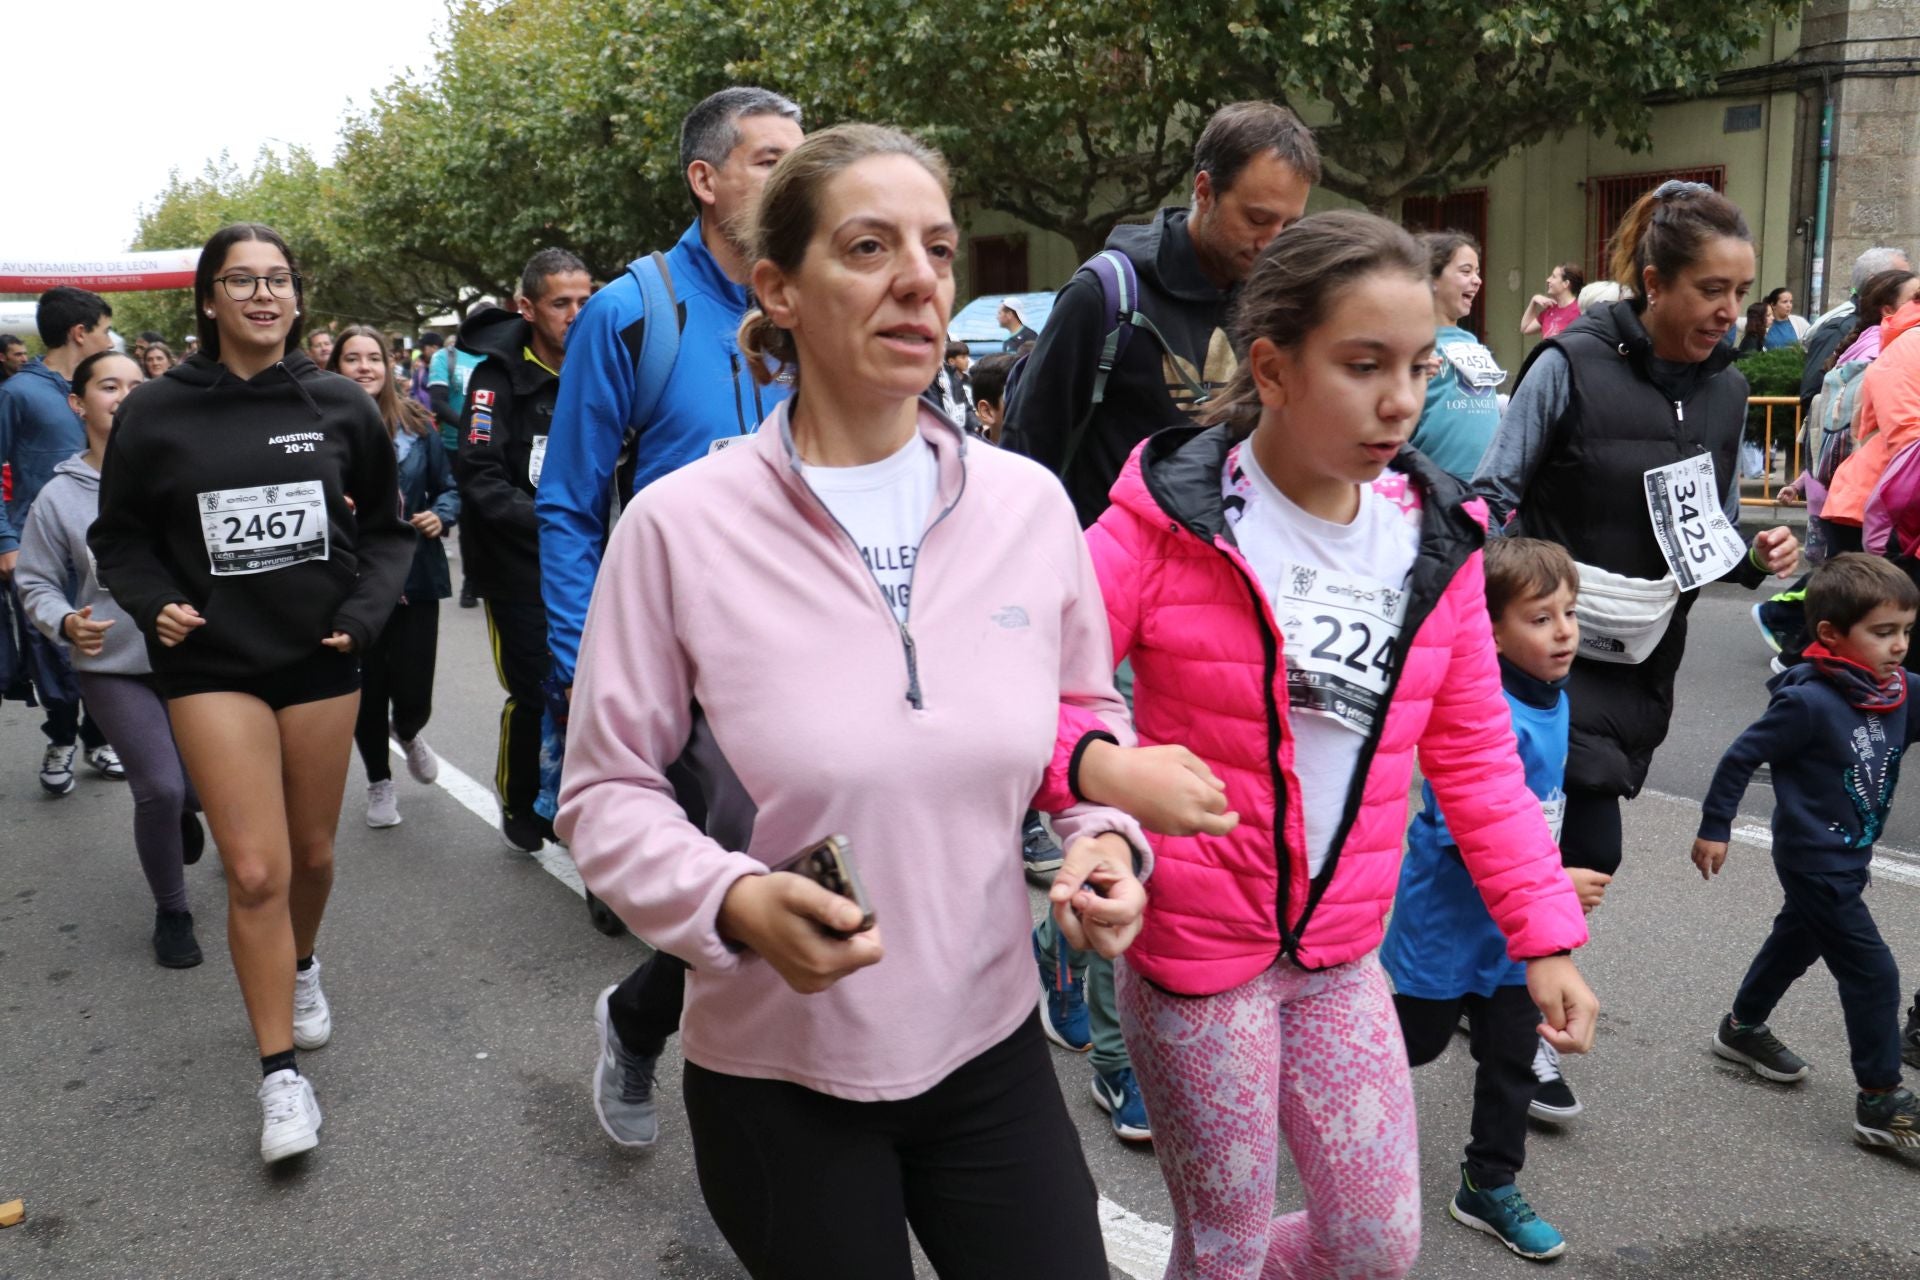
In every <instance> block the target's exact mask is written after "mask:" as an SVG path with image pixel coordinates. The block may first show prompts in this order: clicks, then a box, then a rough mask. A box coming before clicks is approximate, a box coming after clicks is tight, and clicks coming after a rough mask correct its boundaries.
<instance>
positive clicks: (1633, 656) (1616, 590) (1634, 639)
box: [1574, 564, 1680, 663]
mask: <svg viewBox="0 0 1920 1280" xmlns="http://www.w3.org/2000/svg"><path fill="white" fill-rule="evenodd" d="M1578 567H1579V570H1580V596H1579V600H1578V603H1576V604H1575V606H1574V612H1575V614H1577V615H1578V616H1579V619H1580V656H1581V657H1583V658H1592V659H1593V660H1594V661H1596V662H1625V663H1638V662H1645V661H1646V660H1647V655H1648V654H1650V653H1652V652H1653V650H1654V647H1655V646H1656V645H1658V644H1659V643H1660V641H1661V639H1662V638H1663V637H1664V636H1665V635H1666V634H1667V624H1668V623H1670V622H1672V621H1673V607H1674V605H1675V604H1677V603H1678V602H1679V600H1680V584H1679V583H1678V582H1676V581H1674V579H1673V578H1672V577H1671V576H1668V577H1665V578H1661V579H1659V580H1658V581H1653V580H1649V579H1647V578H1629V577H1627V576H1626V575H1625V574H1623V573H1608V572H1607V571H1606V570H1605V569H1596V568H1595V567H1594V566H1592V565H1590V564H1583V565H1580V566H1578Z"/></svg>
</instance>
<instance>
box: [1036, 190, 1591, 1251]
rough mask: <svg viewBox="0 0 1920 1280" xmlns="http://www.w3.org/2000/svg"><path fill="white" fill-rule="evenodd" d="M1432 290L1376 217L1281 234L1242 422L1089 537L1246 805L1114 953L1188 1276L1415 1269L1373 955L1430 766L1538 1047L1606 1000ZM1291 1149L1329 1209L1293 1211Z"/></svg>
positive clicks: (1175, 731) (1095, 769) (1150, 663)
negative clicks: (1464, 460) (1572, 879)
mask: <svg viewBox="0 0 1920 1280" xmlns="http://www.w3.org/2000/svg"><path fill="white" fill-rule="evenodd" d="M1430 289H1431V286H1430V285H1429V283H1428V279H1427V270H1426V260H1425V258H1424V257H1423V255H1422V254H1421V252H1420V250H1419V248H1418V247H1417V246H1416V244H1415V243H1414V241H1413V239H1412V238H1411V237H1410V236H1408V235H1407V233H1406V232H1404V231H1402V230H1400V229H1399V228H1398V227H1395V226H1393V225H1392V224H1391V223H1388V222H1385V221H1383V220H1382V219H1380V218H1376V217H1373V216H1371V215H1369V214H1361V213H1347V212H1341V213H1327V214H1320V215H1318V216H1315V217H1311V218H1307V219H1305V220H1304V221H1302V222H1300V223H1299V224H1297V225H1296V226H1294V227H1292V228H1289V229H1288V230H1287V231H1284V232H1282V233H1281V234H1280V236H1279V237H1278V238H1276V239H1275V240H1274V242H1273V244H1272V245H1271V246H1270V247H1269V248H1268V249H1267V251H1266V252H1265V254H1264V255H1263V256H1262V257H1261V259H1260V261H1259V263H1258V264H1257V265H1256V266H1255V267H1254V270H1253V274H1252V276H1251V277H1250V278H1249V280H1248V281H1247V283H1246V285H1245V286H1244V288H1243V292H1242V295H1241V301H1240V311H1239V319H1238V323H1239V326H1240V333H1239V339H1240V344H1241V345H1242V347H1243V349H1244V350H1245V351H1246V355H1245V358H1244V359H1243V361H1242V363H1241V365H1240V368H1239V371H1238V372H1237V373H1236V375H1235V380H1234V382H1233V383H1232V384H1231V385H1230V386H1229V388H1228V389H1227V391H1226V392H1225V393H1224V398H1223V401H1222V403H1221V405H1220V406H1219V407H1218V408H1216V409H1215V411H1214V414H1213V419H1214V422H1215V424H1216V425H1212V426H1199V427H1173V428H1169V429H1168V430H1166V431H1163V432H1160V433H1159V434H1157V435H1155V436H1153V437H1152V438H1150V439H1149V440H1147V441H1146V443H1145V444H1143V445H1142V446H1141V447H1140V449H1139V450H1137V451H1136V452H1135V453H1134V456H1133V457H1132V459H1131V460H1130V461H1129V462H1128V464H1127V467H1126V469H1125V470H1124V471H1123V472H1122V473H1121V476H1120V479H1119V481H1118V482H1117V483H1116V484H1115V485H1114V489H1113V506H1112V507H1110V508H1109V509H1108V510H1107V512H1106V514H1105V515H1103V516H1102V517H1101V518H1100V521H1099V523H1097V524H1096V525H1095V526H1094V527H1093V528H1092V529H1091V530H1090V531H1089V532H1088V535H1087V537H1088V541H1089V543H1090V545H1091V547H1092V551H1093V559H1094V565H1095V568H1096V570H1097V572H1098V574H1099V577H1100V587H1101V591H1102V594H1103V595H1104V597H1105V599H1106V606H1107V618H1108V625H1109V626H1110V627H1111V629H1112V635H1113V645H1114V654H1115V657H1116V658H1127V657H1131V659H1132V661H1133V671H1134V680H1135V684H1134V721H1135V724H1136V726H1137V728H1138V730H1139V733H1140V738H1141V741H1143V742H1152V743H1168V742H1181V743H1185V744H1186V745H1188V746H1190V747H1191V748H1193V749H1194V751H1196V752H1197V753H1198V754H1199V755H1200V757H1201V758H1202V759H1203V760H1205V762H1206V763H1207V765H1209V766H1210V767H1211V768H1212V770H1213V772H1214V773H1215V774H1217V775H1219V777H1220V778H1222V779H1223V780H1224V781H1225V783H1226V791H1227V795H1226V798H1227V802H1228V804H1229V805H1230V806H1231V808H1232V810H1233V811H1235V812H1237V813H1238V814H1239V815H1240V823H1239V825H1238V826H1237V827H1236V828H1235V829H1234V830H1233V831H1232V832H1231V833H1230V834H1227V835H1224V836H1208V835H1200V836H1190V837H1165V838H1162V839H1159V840H1156V842H1155V848H1156V852H1157V859H1156V862H1155V870H1154V876H1153V894H1152V905H1151V907H1150V909H1149V911H1148V913H1147V921H1146V926H1145V928H1144V929H1143V931H1142V932H1141V934H1140V936H1139V938H1138V939H1136V940H1135V942H1134V945H1133V947H1132V948H1131V949H1130V950H1129V951H1128V953H1127V955H1126V957H1125V959H1124V960H1123V961H1122V963H1121V964H1120V965H1118V966H1117V970H1118V973H1117V982H1118V995H1119V1004H1120V1018H1121V1025H1122V1028H1123V1029H1124V1032H1125V1035H1126V1039H1127V1047H1128V1049H1129V1050H1130V1052H1131V1053H1132V1055H1133V1061H1134V1068H1135V1071H1136V1072H1137V1073H1138V1077H1139V1080H1140V1083H1141V1086H1142V1088H1143V1090H1144V1092H1145V1095H1146V1100H1147V1109H1148V1111H1149V1113H1150V1114H1151V1115H1152V1116H1153V1121H1154V1139H1155V1147H1156V1151H1157V1154H1158V1156H1159V1159H1160V1167H1161V1170H1162V1172H1163V1174H1164V1175H1165V1177H1166V1181H1167V1188H1168V1190H1169V1192H1170V1193H1171V1195H1172V1199H1173V1207H1174V1217H1175V1223H1174V1240H1173V1257H1172V1261H1171V1263H1170V1265H1169V1267H1168V1269H1167V1275H1168V1277H1170V1278H1171V1277H1182V1278H1184V1277H1208V1278H1209V1280H1212V1278H1222V1280H1224V1278H1227V1277H1233V1278H1240V1277H1245V1278H1247V1280H1252V1278H1253V1277H1283V1276H1284V1277H1306V1276H1316V1277H1317V1276H1339V1277H1348V1276H1355V1277H1357V1276H1368V1277H1391V1276H1401V1275H1405V1274H1406V1273H1407V1271H1408V1270H1409V1269H1410V1268H1411V1267H1412V1266H1413V1263H1414V1259H1415V1257H1416V1255H1417V1254H1418V1252H1419V1243H1420V1219H1419V1201H1420V1193H1419V1183H1418V1160H1417V1151H1416V1143H1415V1135H1414V1114H1413V1094H1412V1089H1411V1087H1410V1085H1409V1081H1408V1068H1407V1055H1406V1049H1405V1048H1404V1046H1403V1044H1402V1041H1401V1037H1400V1030H1399V1026H1398V1023H1397V1021H1396V1019H1395V1016H1394V1009H1393V1004H1392V1001H1391V998H1390V996H1389V993H1388V989H1387V982H1386V979H1385V977H1384V975H1383V974H1382V972H1381V968H1380V964H1379V961H1378V960H1377V959H1376V958H1375V954H1374V952H1375V949H1376V948H1377V947H1378V946H1379V943H1380V937H1381V922H1382V919H1383V917H1384V915H1385V913H1386V909H1387V906H1388V904H1389V902H1390V900H1391V899H1392V896H1393V892H1394V886H1395V883H1396V880H1397V877H1398V874H1399V869H1400V851H1401V833H1402V832H1403V831H1405V830H1406V818H1407V814H1406V807H1407V790H1408V783H1409V779H1410V775H1411V771H1412V767H1413V758H1414V753H1415V751H1416V750H1418V752H1419V755H1420V763H1421V767H1422V770H1423V772H1424V773H1425V775H1426V777H1427V779H1428V781H1429V782H1431V783H1432V785H1433V788H1434V790H1435V792H1437V793H1438V795H1439V797H1440V801H1441V803H1442V804H1443V805H1445V806H1446V811H1447V814H1448V816H1449V817H1450V818H1451V819H1452V820H1453V832H1454V835H1455V837H1456V839H1457V840H1458V841H1459V845H1460V849H1461V852H1462V854H1463V856H1464V858H1465V860H1466V864H1467V868H1468V870H1469V871H1470V872H1471V873H1472V875H1473V877H1474V880H1475V882H1476V883H1477V885H1478V886H1479V888H1480V891H1481V893H1482V894H1483V895H1484V896H1485V898H1486V901H1487V905H1488V907H1489V908H1490V910H1491V911H1492V913H1493V916H1494V918H1495V920H1497V921H1498V922H1499V924H1500V926H1501V929H1502V931H1503V932H1504V933H1505V934H1506V935H1507V939H1508V948H1509V954H1510V955H1511V956H1512V957H1513V958H1514V959H1516V960H1524V961H1527V962H1528V965H1527V985H1528V987H1529V989H1530V990H1531V992H1532V995H1533V997H1534V1000H1535V1002H1536V1003H1537V1004H1538V1005H1539V1006H1540V1009H1541V1011H1542V1013H1543V1014H1544V1016H1545V1023H1544V1024H1543V1025H1542V1028H1541V1034H1542V1035H1543V1036H1545V1037H1546V1038H1547V1039H1548V1040H1549V1041H1550V1042H1552V1043H1553V1044H1554V1045H1555V1046H1557V1047H1558V1048H1561V1049H1563V1050H1568V1051H1573V1052H1579V1051H1583V1050H1585V1049H1586V1048H1587V1047H1588V1046H1589V1045H1590V1044H1591V1042H1592V1038H1593V1028H1594V1018H1595V1015H1596V1012H1597V1009H1598V1005H1597V1003H1596V1001H1595V1000H1594V997H1593V993H1592V992H1591V991H1589V990H1588V988H1587V985H1586V983H1585V982H1584V981H1583V980H1582V979H1581V977H1580V974H1579V973H1578V971H1577V970H1576V969H1575V967H1574V965H1573V962H1572V960H1571V959H1570V958H1569V957H1568V952H1569V951H1571V950H1572V949H1573V948H1574V947H1578V946H1580V945H1582V944H1583V943H1584V942H1585V941H1586V937H1587V932H1586V926H1585V924H1584V922H1583V920H1582V916H1581V911H1580V903H1579V901H1578V899H1577V898H1576V897H1575V895H1574V891H1573V887H1572V885H1571V884H1570V883H1569V882H1568V879H1567V876H1566V873H1565V872H1564V871H1563V870H1562V869H1561V865H1560V858H1559V856H1558V851H1557V850H1556V849H1555V848H1554V844H1553V840H1552V837H1551V836H1550V835H1549V834H1548V831H1547V826H1546V822H1545V820H1544V819H1543V818H1542V816H1541V811H1540V805H1539V802H1538V801H1537V800H1536V799H1535V798H1534V797H1533V795H1532V794H1531V793H1530V792H1529V791H1528V790H1527V786H1526V780H1525V778H1524V776H1523V772H1522V767H1521V764H1520V760H1519V758H1518V756H1517V754H1516V750H1515V746H1514V739H1513V733H1512V729H1511V727H1510V724H1509V717H1508V713H1507V708H1506V703H1505V700H1504V699H1503V697H1502V695H1501V692H1500V677H1499V671H1498V666H1497V663H1496V659H1495V655H1494V648H1493V641H1492V634H1491V630H1490V624H1489V622H1488V618H1487V610H1486V605H1485V602H1484V593H1485V582H1484V579H1483V577H1482V572H1481V566H1480V551H1479V548H1480V545H1481V543H1482V541H1483V540H1484V537H1485V510H1484V508H1483V507H1482V505H1481V503H1480V502H1479V500H1478V499H1474V498H1470V497H1469V496H1468V495H1467V493H1466V491H1465V490H1464V488H1463V487H1462V486H1461V485H1460V484H1459V483H1458V482H1456V481H1454V480H1453V479H1451V478H1450V477H1449V476H1447V475H1446V473H1445V472H1443V471H1441V470H1440V469H1439V468H1437V467H1435V466H1434V465H1433V464H1432V463H1430V462H1428V461H1427V459H1426V458H1425V457H1423V456H1422V455H1420V454H1419V453H1417V452H1415V451H1414V450H1412V449H1410V448H1408V447H1407V439H1408V436H1409V435H1410V434H1411V433H1412V430H1413V427H1414V424H1415V422H1416V420H1417V419H1418V417H1419V414H1420V408H1421V403H1422V399H1423V395H1424V392H1425V389H1426V379H1427V359H1428V356H1429V355H1430V354H1431V352H1432V350H1433V342H1434V327H1433V319H1432V313H1433V309H1432V307H1431V305H1429V304H1430V299H1429V297H1428V294H1429V292H1430ZM1249 427H1251V428H1252V433H1251V435H1249V434H1248V428H1249ZM1077 714H1078V713H1071V712H1070V713H1067V714H1065V715H1063V725H1065V726H1066V727H1065V730H1064V732H1063V737H1062V748H1063V749H1062V750H1061V751H1060V752H1059V753H1058V754H1057V756H1056V769H1055V771H1054V774H1053V782H1054V784H1055V785H1059V784H1060V783H1062V782H1063V781H1066V780H1067V779H1066V775H1067V774H1069V773H1072V774H1073V775H1074V776H1073V779H1072V782H1073V785H1075V786H1078V787H1080V788H1082V789H1083V790H1084V791H1085V793H1086V794H1088V795H1089V796H1093V795H1100V794H1102V793H1103V792H1104V791H1106V790H1108V789H1109V786H1103V785H1101V783H1100V780H1099V775H1100V773H1101V771H1102V770H1105V769H1107V768H1108V758H1109V756H1110V755H1111V753H1110V752H1109V750H1108V748H1106V747H1101V746H1096V745H1093V744H1090V743H1088V742H1086V741H1085V740H1080V741H1077V742H1076V741H1075V740H1074V736H1073V734H1074V730H1073V727H1072V721H1073V720H1074V718H1075V716H1076V715H1077ZM1068 747H1078V748H1080V750H1078V751H1077V753H1075V754H1074V755H1073V756H1072V757H1069V754H1068V752H1067V750H1066V749H1065V748H1068ZM1070 758H1071V759H1072V760H1073V761H1074V762H1075V763H1074V764H1067V763H1065V762H1066V761H1068V760H1069V759H1070ZM1076 766H1077V767H1076ZM1109 785H1110V784H1109ZM1283 1140H1284V1141H1285V1143H1286V1144H1287V1147H1288V1148H1289V1149H1290V1150H1291V1152H1292V1156H1293V1160H1294V1164H1295V1165H1296V1167H1297V1168H1298V1171H1299V1174H1300V1179H1301V1182H1302V1184H1303V1185H1304V1188H1305V1192H1306V1206H1305V1208H1304V1209H1303V1210H1301V1211H1298V1212H1293V1213H1288V1214H1283V1215H1281V1216H1279V1217H1275V1216H1274V1204H1273V1186H1274V1177H1275V1173H1276V1168H1277V1165H1278V1162H1279V1160H1280V1159H1281V1143H1282V1141H1283Z"/></svg>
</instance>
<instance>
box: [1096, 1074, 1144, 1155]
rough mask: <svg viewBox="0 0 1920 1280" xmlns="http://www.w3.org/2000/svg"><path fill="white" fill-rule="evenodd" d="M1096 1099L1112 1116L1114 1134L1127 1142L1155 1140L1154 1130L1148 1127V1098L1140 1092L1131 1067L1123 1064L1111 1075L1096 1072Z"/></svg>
mask: <svg viewBox="0 0 1920 1280" xmlns="http://www.w3.org/2000/svg"><path fill="white" fill-rule="evenodd" d="M1093 1100H1094V1101H1095V1102H1097V1103H1099V1104H1100V1105H1101V1106H1102V1107H1104V1108H1105V1109H1106V1112H1107V1114H1108V1115H1110V1116H1112V1117H1113V1136H1114V1137H1116V1138H1124V1139H1126V1140H1127V1141H1128V1142H1151V1141H1153V1130H1152V1129H1149V1128H1148V1127H1147V1100H1146V1099H1145V1098H1143V1097H1141V1096H1140V1086H1139V1085H1138V1084H1137V1083H1136V1082H1135V1081H1134V1078H1133V1068H1132V1067H1122V1068H1120V1069H1119V1070H1118V1071H1116V1072H1114V1073H1113V1074H1112V1075H1110V1076H1109V1075H1102V1074H1101V1073H1100V1072H1098V1071H1096V1072H1094V1073H1093Z"/></svg>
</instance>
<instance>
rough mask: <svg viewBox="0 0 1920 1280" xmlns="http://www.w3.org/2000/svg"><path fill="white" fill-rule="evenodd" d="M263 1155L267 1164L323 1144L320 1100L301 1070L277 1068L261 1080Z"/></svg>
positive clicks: (261, 1155) (262, 1157)
mask: <svg viewBox="0 0 1920 1280" xmlns="http://www.w3.org/2000/svg"><path fill="white" fill-rule="evenodd" d="M260 1112H261V1115H262V1117H263V1123H262V1124H261V1126H260V1158H261V1159H262V1160H265V1161H266V1162H267V1163H268V1164H272V1163H273V1162H274V1161H276V1160H285V1159H286V1158H287V1157H288V1156H297V1155H299V1154H300V1153H301V1152H302V1151H311V1150H313V1149H314V1148H315V1147H316V1146H318V1145H319V1144H320V1104H319V1103H318V1102H316V1101H314V1097H313V1086H312V1085H310V1084H308V1083H307V1078H306V1077H305V1076H303V1075H301V1074H300V1073H299V1072H298V1071H276V1072H274V1073H273V1074H272V1075H270V1076H268V1077H267V1078H266V1079H265V1080H262V1081H261V1082H260Z"/></svg>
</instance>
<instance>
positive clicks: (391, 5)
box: [0, 0, 447, 258]
mask: <svg viewBox="0 0 1920 1280" xmlns="http://www.w3.org/2000/svg"><path fill="white" fill-rule="evenodd" d="M446 23H447V13H446V4H445V0H320V2H319V3H306V4H302V3H294V4H262V3H259V2H258V0H188V2H186V3H176V4H166V3H162V4H151V3H141V4H135V3H132V2H131V0H106V2H105V3H92V4H88V3H84V2H82V3H75V2H74V0H19V2H17V3H7V4H5V5H4V6H0V48H4V49H5V50H6V55H7V56H6V57H5V59H4V60H0V112H3V113H4V117H5V120H6V126H5V128H4V130H0V137H3V138H4V139H5V140H6V141H5V142H4V143H3V144H0V148H3V151H0V156H3V157H4V158H3V159H0V258H55V257H82V256H92V255H96V254H106V253H119V252H123V251H124V250H125V249H126V247H127V244H128V242H129V241H130V240H131V239H132V238H133V233H134V229H135V224H136V222H137V219H138V217H139V209H140V206H141V205H143V204H145V205H152V204H153V203H154V200H155V197H156V196H157V195H158V194H159V192H160V190H161V188H162V187H163V186H165V185H166V181H167V171H168V170H169V169H175V168H177V169H179V170H180V171H181V172H182V173H183V174H192V173H197V172H198V171H199V170H200V168H201V166H203V165H204V164H205V163H206V162H207V161H208V160H210V159H212V158H213V157H215V156H217V155H219V154H220V152H221V151H222V150H226V151H228V152H230V153H232V155H233V157H234V159H235V160H236V161H238V162H240V163H241V165H242V166H243V167H245V166H246V165H248V164H249V163H250V162H251V160H252V158H253V156H254V155H255V153H257V152H258V151H259V149H260V148H261V147H262V146H263V145H268V146H272V145H278V144H280V143H292V144H295V145H298V146H303V147H306V148H308V149H309V150H311V151H312V152H313V153H314V154H315V155H317V156H319V157H320V158H321V159H322V160H327V159H330V158H331V157H332V155H333V153H334V149H335V146H336V143H337V141H338V138H339V131H340V124H341V120H342V119H343V117H344V116H345V114H346V110H347V107H348V104H349V103H352V104H354V105H357V106H361V107H364V106H365V105H366V104H367V102H368V100H369V97H370V95H371V93H372V91H373V90H375V89H378V88H382V87H384V86H385V85H386V84H387V83H388V82H390V81H391V80H392V79H393V78H394V77H395V76H396V75H398V74H399V73H400V72H402V71H403V70H405V69H407V68H409V67H411V68H413V69H414V70H416V71H424V70H425V69H426V68H427V67H428V66H430V65H431V63H432V58H433V36H434V34H435V33H436V32H438V31H442V30H444V29H445V27H446ZM243 54H252V55H254V60H253V61H252V62H246V61H244V60H243V59H242V58H241V57H240V56H239V55H243ZM165 247H167V248H191V247H192V246H185V245H169V246H165Z"/></svg>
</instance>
